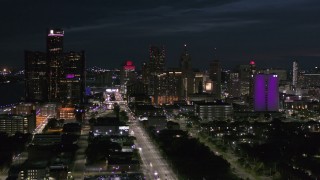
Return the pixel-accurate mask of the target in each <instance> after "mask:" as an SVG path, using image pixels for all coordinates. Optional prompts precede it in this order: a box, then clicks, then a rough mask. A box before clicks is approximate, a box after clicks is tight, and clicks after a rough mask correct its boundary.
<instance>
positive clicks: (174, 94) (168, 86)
mask: <svg viewBox="0 0 320 180" xmlns="http://www.w3.org/2000/svg"><path fill="white" fill-rule="evenodd" d="M183 79H184V78H183V77H182V72H181V71H179V70H175V69H171V70H168V71H166V72H163V73H161V74H159V75H157V81H156V84H157V85H158V86H157V91H156V94H155V96H154V102H156V104H173V102H174V101H178V100H179V99H181V98H182V99H184V95H185V92H184V91H185V87H183Z"/></svg>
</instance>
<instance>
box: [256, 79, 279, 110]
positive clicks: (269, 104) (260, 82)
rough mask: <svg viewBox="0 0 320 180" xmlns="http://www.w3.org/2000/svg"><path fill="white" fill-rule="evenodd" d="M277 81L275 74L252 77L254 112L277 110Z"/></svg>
mask: <svg viewBox="0 0 320 180" xmlns="http://www.w3.org/2000/svg"><path fill="white" fill-rule="evenodd" d="M278 84H279V80H278V76H277V75H275V74H256V75H255V76H254V98H253V100H254V104H253V105H254V111H278V110H279V87H278V86H279V85H278Z"/></svg>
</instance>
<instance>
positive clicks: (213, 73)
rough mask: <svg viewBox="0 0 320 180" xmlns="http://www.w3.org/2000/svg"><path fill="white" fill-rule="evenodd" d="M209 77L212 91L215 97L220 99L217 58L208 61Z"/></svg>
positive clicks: (219, 77) (219, 72) (218, 62)
mask: <svg viewBox="0 0 320 180" xmlns="http://www.w3.org/2000/svg"><path fill="white" fill-rule="evenodd" d="M209 77H210V79H211V81H212V83H213V89H212V90H213V93H214V95H215V97H216V98H217V99H221V65H220V61H219V60H214V61H213V62H211V63H210V69H209Z"/></svg>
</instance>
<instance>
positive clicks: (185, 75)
mask: <svg viewBox="0 0 320 180" xmlns="http://www.w3.org/2000/svg"><path fill="white" fill-rule="evenodd" d="M180 71H181V72H182V86H181V87H182V88H183V90H182V91H183V93H182V95H183V97H180V98H182V99H184V100H188V95H189V94H193V93H194V92H195V75H194V73H193V71H192V65H191V56H190V53H189V52H188V49H187V45H186V44H185V45H184V51H183V53H182V54H181V57H180ZM180 91H181V90H180ZM182 99H181V100H182Z"/></svg>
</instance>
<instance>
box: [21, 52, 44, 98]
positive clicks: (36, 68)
mask: <svg viewBox="0 0 320 180" xmlns="http://www.w3.org/2000/svg"><path fill="white" fill-rule="evenodd" d="M24 59H25V66H24V67H25V78H26V80H25V97H26V100H27V101H42V102H43V101H47V100H48V91H47V90H48V82H47V80H48V79H47V65H48V64H47V61H46V53H43V52H38V51H36V52H32V51H25V54H24Z"/></svg>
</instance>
